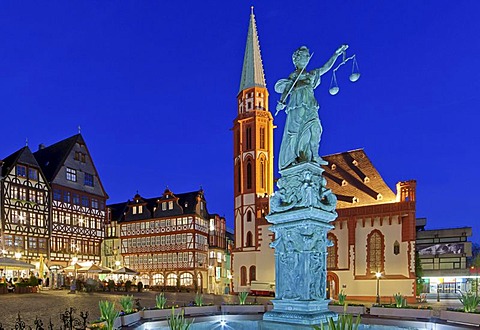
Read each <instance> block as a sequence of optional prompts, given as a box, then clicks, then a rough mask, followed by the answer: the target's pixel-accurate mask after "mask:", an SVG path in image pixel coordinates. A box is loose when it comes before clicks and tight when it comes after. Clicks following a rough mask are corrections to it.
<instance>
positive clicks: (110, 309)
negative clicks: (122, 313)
mask: <svg viewBox="0 0 480 330" xmlns="http://www.w3.org/2000/svg"><path fill="white" fill-rule="evenodd" d="M98 307H99V308H100V318H101V320H102V321H105V323H106V330H113V323H114V322H115V319H116V318H117V317H118V312H117V311H116V310H115V303H114V302H110V301H106V300H101V301H99V302H98Z"/></svg>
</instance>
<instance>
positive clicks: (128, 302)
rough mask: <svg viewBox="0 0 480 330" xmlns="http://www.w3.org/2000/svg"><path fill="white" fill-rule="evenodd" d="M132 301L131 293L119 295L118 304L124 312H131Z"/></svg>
mask: <svg viewBox="0 0 480 330" xmlns="http://www.w3.org/2000/svg"><path fill="white" fill-rule="evenodd" d="M133 302H134V298H133V296H132V295H126V296H122V297H120V305H121V306H122V310H123V312H124V313H125V314H130V313H132V312H133Z"/></svg>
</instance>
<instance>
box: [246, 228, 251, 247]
mask: <svg viewBox="0 0 480 330" xmlns="http://www.w3.org/2000/svg"><path fill="white" fill-rule="evenodd" d="M245 246H247V247H250V246H253V235H252V232H251V231H249V232H248V233H247V239H246V241H245Z"/></svg>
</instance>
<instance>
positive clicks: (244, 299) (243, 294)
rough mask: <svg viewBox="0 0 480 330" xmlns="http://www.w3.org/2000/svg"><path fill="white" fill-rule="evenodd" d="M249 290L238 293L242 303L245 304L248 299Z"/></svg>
mask: <svg viewBox="0 0 480 330" xmlns="http://www.w3.org/2000/svg"><path fill="white" fill-rule="evenodd" d="M247 296H248V292H247V291H244V292H239V293H238V300H239V302H240V305H245V301H246V300H247Z"/></svg>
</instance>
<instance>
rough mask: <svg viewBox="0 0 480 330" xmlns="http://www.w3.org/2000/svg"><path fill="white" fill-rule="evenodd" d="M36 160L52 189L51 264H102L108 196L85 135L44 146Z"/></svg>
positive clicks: (37, 153) (36, 153) (37, 154)
mask: <svg viewBox="0 0 480 330" xmlns="http://www.w3.org/2000/svg"><path fill="white" fill-rule="evenodd" d="M34 156H35V158H36V160H37V161H38V164H39V165H40V167H41V169H42V170H43V173H45V177H46V179H47V181H48V182H49V184H50V186H51V188H52V227H51V244H50V259H51V264H59V265H62V266H66V265H68V264H70V263H71V262H72V261H73V260H78V262H85V261H91V262H95V263H99V262H100V245H101V242H102V239H103V237H104V224H105V220H106V212H105V204H106V203H105V202H106V200H107V198H108V196H107V194H106V192H105V190H104V188H103V186H102V183H101V181H100V177H99V175H98V172H97V170H96V168H95V165H94V163H93V159H92V157H91V155H90V152H89V151H88V148H87V145H86V143H85V140H84V139H83V137H82V135H81V134H76V135H74V136H71V137H69V138H67V139H65V140H62V141H60V142H57V143H55V144H53V145H51V146H48V147H44V146H43V145H40V147H39V150H38V151H36V152H35V153H34ZM74 258H75V259H74Z"/></svg>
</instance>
